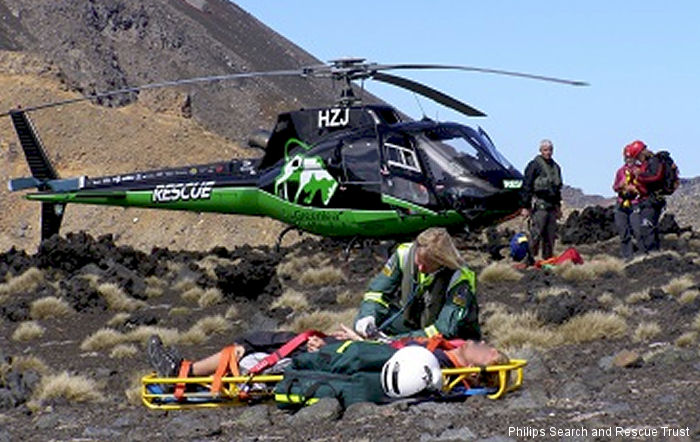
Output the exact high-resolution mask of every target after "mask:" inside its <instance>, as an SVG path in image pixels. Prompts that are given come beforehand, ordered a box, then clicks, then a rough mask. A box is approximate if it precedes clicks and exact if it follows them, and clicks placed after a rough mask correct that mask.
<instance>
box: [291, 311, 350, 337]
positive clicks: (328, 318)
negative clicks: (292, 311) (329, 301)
mask: <svg viewBox="0 0 700 442" xmlns="http://www.w3.org/2000/svg"><path fill="white" fill-rule="evenodd" d="M356 314H357V309H356V308H349V309H346V310H341V311H339V312H331V311H325V310H324V311H322V310H316V311H314V312H311V313H308V314H305V315H302V316H299V317H297V318H296V319H294V321H293V322H292V324H291V325H290V326H289V329H290V330H292V331H294V332H297V333H299V332H302V331H304V330H310V329H314V330H319V331H322V332H326V333H328V332H331V331H334V330H336V329H337V328H338V326H339V324H345V325H347V326H348V327H350V328H352V325H353V322H354V320H355V315H356Z"/></svg>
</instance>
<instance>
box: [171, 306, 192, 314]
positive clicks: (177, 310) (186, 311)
mask: <svg viewBox="0 0 700 442" xmlns="http://www.w3.org/2000/svg"><path fill="white" fill-rule="evenodd" d="M190 313H192V309H191V308H189V307H173V308H171V309H170V310H169V311H168V316H187V315H189V314H190Z"/></svg>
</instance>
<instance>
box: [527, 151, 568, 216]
mask: <svg viewBox="0 0 700 442" xmlns="http://www.w3.org/2000/svg"><path fill="white" fill-rule="evenodd" d="M562 182H563V181H562V176H561V168H560V167H559V165H558V164H557V162H556V161H554V160H553V159H550V160H545V159H544V158H543V157H542V155H537V156H536V157H535V159H533V160H532V161H530V162H529V163H528V165H527V167H526V168H525V179H524V180H523V189H522V198H523V203H522V205H523V207H525V208H526V209H530V208H533V199H534V200H535V205H534V209H536V210H538V209H545V210H551V209H554V208H556V207H559V206H561V187H562Z"/></svg>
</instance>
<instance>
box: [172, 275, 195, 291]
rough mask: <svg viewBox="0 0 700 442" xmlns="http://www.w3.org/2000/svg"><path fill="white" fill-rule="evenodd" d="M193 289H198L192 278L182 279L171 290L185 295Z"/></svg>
mask: <svg viewBox="0 0 700 442" xmlns="http://www.w3.org/2000/svg"><path fill="white" fill-rule="evenodd" d="M195 287H197V288H198V286H197V283H196V282H195V281H194V280H193V279H192V278H183V279H181V280H179V281H178V282H176V283H175V285H173V290H175V291H178V292H182V293H185V292H186V291H188V290H190V289H193V288H195Z"/></svg>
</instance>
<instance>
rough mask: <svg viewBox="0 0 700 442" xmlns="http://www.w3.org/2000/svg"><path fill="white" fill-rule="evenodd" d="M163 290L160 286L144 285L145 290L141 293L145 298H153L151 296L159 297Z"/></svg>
mask: <svg viewBox="0 0 700 442" xmlns="http://www.w3.org/2000/svg"><path fill="white" fill-rule="evenodd" d="M164 293H165V291H164V290H163V289H162V288H161V287H153V286H148V285H147V286H146V290H144V291H143V294H144V295H146V298H148V299H153V298H160V297H161V296H163V294H164Z"/></svg>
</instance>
